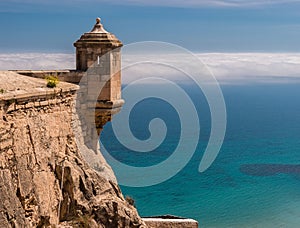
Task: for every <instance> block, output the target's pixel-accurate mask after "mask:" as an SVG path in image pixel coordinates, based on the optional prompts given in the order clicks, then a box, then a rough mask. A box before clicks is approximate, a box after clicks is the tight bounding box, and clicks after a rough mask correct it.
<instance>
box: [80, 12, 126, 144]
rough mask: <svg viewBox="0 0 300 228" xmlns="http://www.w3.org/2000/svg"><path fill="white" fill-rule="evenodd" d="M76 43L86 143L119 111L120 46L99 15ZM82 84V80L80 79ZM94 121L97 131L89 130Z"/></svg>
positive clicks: (95, 136)
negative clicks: (83, 95) (84, 109)
mask: <svg viewBox="0 0 300 228" xmlns="http://www.w3.org/2000/svg"><path fill="white" fill-rule="evenodd" d="M74 46H75V47H76V72H78V73H80V72H81V73H83V74H84V75H85V76H84V77H85V78H84V77H83V79H84V80H83V79H82V80H81V82H80V83H81V84H80V86H81V87H86V91H84V93H85V94H86V97H85V98H84V99H82V100H81V101H80V102H81V103H82V104H84V106H87V107H88V108H87V110H86V111H82V112H83V113H82V114H81V115H82V116H83V117H84V119H85V120H84V122H85V124H86V125H87V126H89V127H88V130H87V132H86V136H85V141H86V144H87V145H93V147H94V146H95V144H96V143H97V142H98V136H99V134H100V132H101V130H102V128H103V126H104V125H105V123H106V122H107V121H110V120H111V118H112V115H113V114H115V113H117V112H119V111H120V108H121V106H122V105H123V103H124V101H123V100H122V99H121V47H122V46H123V44H122V43H121V41H119V40H118V39H117V38H116V37H115V35H113V34H112V33H109V32H107V31H106V30H105V29H104V28H103V25H102V24H101V20H100V18H97V19H96V24H95V25H94V27H93V29H92V30H91V31H90V32H87V33H84V34H83V35H82V36H81V37H80V39H79V40H77V41H76V42H75V43H74ZM83 81H84V82H85V84H82V82H83ZM95 124H96V129H97V135H95V134H94V132H93V127H94V126H95Z"/></svg>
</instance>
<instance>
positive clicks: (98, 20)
mask: <svg viewBox="0 0 300 228" xmlns="http://www.w3.org/2000/svg"><path fill="white" fill-rule="evenodd" d="M91 32H92V33H107V31H105V29H104V28H103V26H102V24H101V18H100V17H97V18H96V24H95V25H94V28H93V29H92V31H91Z"/></svg>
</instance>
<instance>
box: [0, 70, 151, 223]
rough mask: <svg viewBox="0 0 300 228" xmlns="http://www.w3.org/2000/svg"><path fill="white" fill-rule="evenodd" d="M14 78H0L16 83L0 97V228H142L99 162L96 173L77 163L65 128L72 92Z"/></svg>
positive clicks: (72, 89)
mask: <svg viewBox="0 0 300 228" xmlns="http://www.w3.org/2000/svg"><path fill="white" fill-rule="evenodd" d="M7 74H11V75H9V77H10V78H11V79H9V77H7ZM14 74H15V73H5V74H4V73H3V72H2V73H0V81H1V83H0V87H1V84H3V83H6V84H7V85H12V84H14V86H16V84H19V86H17V87H19V90H18V91H13V90H12V89H11V88H4V90H7V91H4V93H2V94H0V195H1V197H0V224H1V227H68V226H71V227H112V228H114V227H145V225H144V223H143V221H142V220H141V218H140V217H139V215H138V213H137V211H136V209H135V208H134V207H132V206H131V205H129V204H128V203H127V202H126V201H125V200H124V198H123V196H122V193H121V191H120V189H119V187H118V185H117V184H116V183H115V181H114V176H113V173H112V172H111V170H110V168H109V166H108V165H107V164H106V162H105V161H104V160H101V163H103V164H102V165H103V167H105V169H104V170H106V171H105V172H103V173H101V172H96V171H95V170H94V169H92V168H90V166H89V165H88V164H87V163H86V162H85V160H84V159H83V158H82V156H81V153H80V150H79V147H80V146H79V145H78V142H77V141H76V139H75V137H74V131H73V129H72V127H71V126H72V118H73V117H72V116H73V115H72V112H73V110H74V99H75V96H76V90H77V86H75V85H72V86H70V84H67V83H61V84H60V86H59V88H56V89H48V88H45V86H44V84H45V82H44V81H43V80H40V79H33V78H27V77H25V78H23V77H24V76H22V77H19V76H18V80H14V79H16V78H15V77H16V75H17V74H16V75H14ZM4 75H5V77H6V79H5V80H14V82H13V83H9V82H5V81H3V79H1V77H4ZM22 78H23V79H24V80H26V83H27V84H26V86H28V83H29V82H32V83H29V84H30V85H31V86H33V87H35V88H38V91H39V93H38V94H37V93H35V94H31V93H30V91H32V90H26V89H22V88H21V87H22V85H23V84H22V80H21V79H22ZM20 91H21V92H20ZM110 172H111V173H110Z"/></svg>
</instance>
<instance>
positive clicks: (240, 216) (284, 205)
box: [101, 83, 300, 228]
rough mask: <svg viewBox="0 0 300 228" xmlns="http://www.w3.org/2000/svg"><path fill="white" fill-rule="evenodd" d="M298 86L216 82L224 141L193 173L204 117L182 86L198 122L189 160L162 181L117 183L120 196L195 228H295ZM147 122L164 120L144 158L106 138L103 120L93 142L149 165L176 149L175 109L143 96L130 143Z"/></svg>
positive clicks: (204, 109) (299, 175)
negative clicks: (159, 138)
mask: <svg viewBox="0 0 300 228" xmlns="http://www.w3.org/2000/svg"><path fill="white" fill-rule="evenodd" d="M299 86H300V84H298V83H246V84H237V85H222V86H221V88H222V91H223V94H224V98H225V102H226V108H227V115H228V116H227V131H226V136H225V140H224V143H223V146H222V148H221V151H220V153H219V155H218V157H217V159H216V160H215V162H214V163H213V165H212V166H211V167H210V168H209V169H208V170H207V171H205V172H204V173H199V172H198V166H199V163H200V160H201V158H202V155H203V152H204V150H205V148H206V146H207V140H208V138H209V133H210V127H211V123H210V120H211V119H210V112H209V108H208V104H207V102H206V99H205V98H204V96H203V94H202V93H201V90H199V88H196V87H195V86H191V85H182V87H183V88H184V89H185V90H186V92H187V93H188V94H189V96H190V97H191V98H192V100H193V102H194V104H195V107H196V108H197V111H198V114H199V118H200V123H201V135H200V139H199V143H198V147H197V150H196V152H195V154H194V156H193V158H192V159H191V161H190V162H189V163H188V165H187V166H186V167H185V168H184V169H183V170H181V171H180V172H179V173H178V174H177V175H176V176H174V177H172V178H171V179H169V180H167V181H166V182H164V183H161V184H158V185H155V186H150V187H142V188H133V187H126V186H121V189H122V191H123V194H124V195H128V196H131V197H132V198H134V200H135V202H136V206H137V208H138V211H139V213H140V214H141V216H154V215H163V214H173V215H178V216H182V217H189V218H193V219H196V220H197V221H198V222H199V226H200V227H222V228H224V227H295V228H296V227H300V167H299V165H300V138H299V136H300V89H299V88H300V87H299ZM137 96H138V94H137ZM155 117H159V118H162V119H163V120H164V121H165V123H166V126H167V127H168V132H167V137H166V139H165V140H164V142H163V143H162V144H161V146H159V148H157V149H156V150H154V151H152V152H151V153H138V152H131V151H129V150H128V149H126V148H125V147H124V146H122V145H121V144H120V143H119V142H118V140H117V139H116V138H115V137H114V134H113V131H112V125H111V124H110V123H109V124H107V125H106V126H105V129H104V131H103V133H102V135H101V141H102V143H103V145H104V146H105V148H106V149H107V150H108V151H109V152H110V154H111V155H113V156H114V157H115V158H117V159H118V160H120V161H122V162H123V163H126V164H129V165H132V166H149V165H152V164H157V163H159V162H161V161H163V160H165V159H167V158H168V156H170V155H171V154H172V151H173V150H174V149H175V148H176V146H177V143H178V139H179V137H180V123H179V117H178V114H177V113H176V111H175V110H174V109H173V108H172V106H170V105H169V104H168V103H166V102H164V101H161V100H159V99H156V98H150V99H146V100H144V101H142V102H140V103H138V104H137V105H136V106H135V108H134V109H133V110H132V113H131V116H130V126H131V130H132V132H133V134H134V135H135V136H136V137H137V138H139V139H147V138H148V137H149V131H148V124H149V121H150V120H151V119H153V118H155ZM184 137H193V134H190V135H187V136H184ZM182 156H184V153H183V154H182ZM128 178H130V177H128Z"/></svg>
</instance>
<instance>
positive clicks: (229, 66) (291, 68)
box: [0, 53, 300, 83]
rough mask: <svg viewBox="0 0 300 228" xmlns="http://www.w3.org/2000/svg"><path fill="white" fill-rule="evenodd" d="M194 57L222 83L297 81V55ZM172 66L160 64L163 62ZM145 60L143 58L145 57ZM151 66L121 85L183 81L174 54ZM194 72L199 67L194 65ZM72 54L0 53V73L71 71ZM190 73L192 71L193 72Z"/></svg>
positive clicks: (136, 69) (133, 59)
mask: <svg viewBox="0 0 300 228" xmlns="http://www.w3.org/2000/svg"><path fill="white" fill-rule="evenodd" d="M143 56H144V55H132V56H129V57H128V56H126V58H124V59H125V60H124V61H127V63H137V62H140V61H143ZM197 57H198V58H199V59H200V60H201V61H202V62H203V63H205V64H206V65H207V67H208V68H209V70H210V71H211V72H212V73H213V74H214V76H215V77H216V79H217V80H218V81H219V82H221V83H246V82H272V83H273V82H279V83H282V82H291V81H293V82H294V81H299V82H300V53H201V54H197ZM166 58H167V59H168V62H169V63H171V64H172V65H173V66H175V67H166V66H164V65H160V64H159V63H160V62H164V60H165V59H166ZM145 59H146V58H145ZM149 59H150V60H151V59H152V60H153V62H154V63H146V64H145V63H143V64H137V65H135V66H133V67H131V69H129V71H128V70H123V83H128V82H129V81H132V80H135V79H138V78H141V77H142V76H152V77H154V76H155V77H163V78H167V79H172V80H175V81H185V80H186V79H187V77H184V76H183V74H182V73H180V72H179V71H178V69H179V70H180V69H184V67H185V66H184V65H185V60H184V59H182V58H181V57H180V56H178V55H176V54H172V55H170V54H169V55H167V56H166V55H159V56H157V55H156V56H150V57H149V56H148V57H147V60H149ZM194 67H195V70H196V69H197V68H198V69H199V66H197V65H194ZM74 68H75V55H74V54H45V53H44V54H39V53H28V54H26V53H23V54H0V70H16V69H20V70H40V69H42V70H59V69H74ZM192 70H193V69H192Z"/></svg>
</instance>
